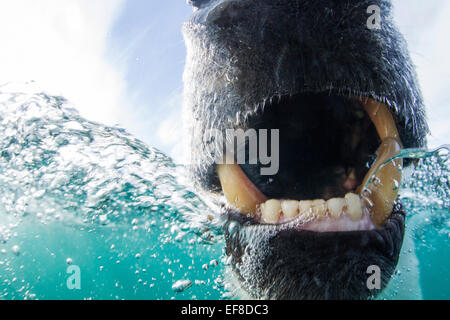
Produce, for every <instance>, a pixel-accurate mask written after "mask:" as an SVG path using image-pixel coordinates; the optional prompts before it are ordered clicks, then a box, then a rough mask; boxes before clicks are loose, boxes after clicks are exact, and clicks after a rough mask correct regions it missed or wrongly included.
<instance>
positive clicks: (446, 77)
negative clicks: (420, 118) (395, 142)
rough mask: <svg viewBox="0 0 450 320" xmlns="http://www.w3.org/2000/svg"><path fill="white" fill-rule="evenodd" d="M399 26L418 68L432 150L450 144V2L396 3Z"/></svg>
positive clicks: (406, 0)
mask: <svg viewBox="0 0 450 320" xmlns="http://www.w3.org/2000/svg"><path fill="white" fill-rule="evenodd" d="M395 14H396V20H397V23H398V25H399V27H400V29H401V31H402V32H403V34H404V35H405V38H406V40H407V41H408V44H409V49H410V52H411V58H412V59H413V62H414V64H415V65H416V67H417V73H418V76H419V81H420V84H421V87H422V91H423V95H424V99H425V104H426V107H427V114H428V119H429V124H430V127H431V133H432V135H431V137H430V139H429V145H430V147H436V146H438V145H442V144H448V143H450V126H449V125H448V122H449V119H450V91H449V90H448V88H449V87H450V60H449V59H448V58H447V55H448V52H449V51H450V42H448V40H447V38H448V30H450V3H449V2H448V1H447V0H432V1H422V0H401V1H397V2H395Z"/></svg>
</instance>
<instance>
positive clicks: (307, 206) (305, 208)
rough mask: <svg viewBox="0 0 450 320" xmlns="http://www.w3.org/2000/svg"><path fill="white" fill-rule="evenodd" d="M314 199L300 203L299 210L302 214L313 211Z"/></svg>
mask: <svg viewBox="0 0 450 320" xmlns="http://www.w3.org/2000/svg"><path fill="white" fill-rule="evenodd" d="M311 206H312V201H311V200H302V201H299V203H298V210H299V212H300V214H301V215H304V214H310V213H312V210H311Z"/></svg>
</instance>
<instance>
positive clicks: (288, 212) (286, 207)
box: [281, 200, 299, 219]
mask: <svg viewBox="0 0 450 320" xmlns="http://www.w3.org/2000/svg"><path fill="white" fill-rule="evenodd" d="M281 209H282V210H283V215H284V216H285V217H286V218H288V219H291V218H294V217H295V216H296V215H298V212H299V210H298V201H297V200H283V201H281Z"/></svg>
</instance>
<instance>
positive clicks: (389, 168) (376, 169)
mask: <svg viewBox="0 0 450 320" xmlns="http://www.w3.org/2000/svg"><path fill="white" fill-rule="evenodd" d="M361 101H362V104H363V106H364V109H365V110H366V112H367V113H368V114H369V117H370V119H371V120H372V122H373V124H374V126H375V128H376V130H377V132H378V135H379V136H380V138H381V141H382V143H381V145H380V147H379V148H378V150H377V159H376V161H375V162H374V163H373V164H372V166H371V167H370V169H369V172H368V173H367V174H366V176H365V177H364V180H363V183H362V184H361V186H360V187H359V190H358V191H359V193H360V194H361V195H362V196H363V197H364V198H365V202H366V204H367V203H370V204H372V207H371V208H368V209H369V210H370V212H371V215H372V221H373V222H374V223H375V224H376V225H378V226H381V225H382V224H383V223H384V221H386V219H387V218H388V217H389V216H390V214H391V212H392V208H393V206H394V201H395V199H396V198H397V194H398V191H399V190H398V189H399V188H398V187H397V186H399V185H400V184H401V178H402V173H401V170H399V168H402V167H403V160H402V159H395V160H393V161H389V163H387V164H385V163H386V162H387V161H388V160H389V159H391V158H393V157H394V156H396V155H398V154H399V153H400V151H401V149H402V144H401V141H400V136H399V134H398V130H397V127H396V125H395V121H394V118H393V116H392V114H391V112H390V111H389V109H388V107H387V106H386V105H385V104H383V103H380V102H378V101H375V100H373V99H367V100H364V99H363V100H361ZM383 164H385V165H384V166H382V165H383ZM381 166H382V167H381ZM380 167H381V168H380ZM374 178H375V179H374ZM373 181H377V182H378V183H373Z"/></svg>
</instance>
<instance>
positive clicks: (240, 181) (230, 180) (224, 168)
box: [217, 164, 267, 214]
mask: <svg viewBox="0 0 450 320" xmlns="http://www.w3.org/2000/svg"><path fill="white" fill-rule="evenodd" d="M217 174H218V175H219V179H220V184H221V185H222V190H223V192H224V194H225V198H226V199H227V200H228V202H229V203H230V204H232V205H233V206H235V207H236V208H238V209H239V211H240V213H242V214H255V212H256V208H257V206H258V205H259V204H261V203H264V202H265V201H266V200H267V198H266V196H265V195H264V194H263V193H262V192H261V191H259V189H258V188H257V187H256V186H255V185H254V184H253V183H252V182H251V181H250V180H249V179H248V177H247V176H246V175H245V173H244V171H242V169H241V167H240V166H239V165H237V164H221V165H218V166H217Z"/></svg>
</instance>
